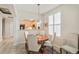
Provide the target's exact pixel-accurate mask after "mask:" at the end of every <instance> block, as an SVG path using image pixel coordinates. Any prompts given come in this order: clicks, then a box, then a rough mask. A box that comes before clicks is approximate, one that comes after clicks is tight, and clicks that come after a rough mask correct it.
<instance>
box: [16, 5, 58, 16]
mask: <svg viewBox="0 0 79 59" xmlns="http://www.w3.org/2000/svg"><path fill="white" fill-rule="evenodd" d="M57 6H59V5H58V4H41V5H40V6H39V8H40V14H43V13H46V12H48V11H50V10H52V9H54V8H56V7H57ZM15 7H16V9H17V10H19V11H25V12H30V13H38V6H37V4H16V5H15Z"/></svg>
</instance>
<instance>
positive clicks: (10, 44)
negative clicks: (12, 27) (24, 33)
mask: <svg viewBox="0 0 79 59" xmlns="http://www.w3.org/2000/svg"><path fill="white" fill-rule="evenodd" d="M14 44H15V42H14V39H4V40H3V41H1V42H0V54H26V53H27V52H26V50H25V44H24V43H22V44H17V45H14Z"/></svg>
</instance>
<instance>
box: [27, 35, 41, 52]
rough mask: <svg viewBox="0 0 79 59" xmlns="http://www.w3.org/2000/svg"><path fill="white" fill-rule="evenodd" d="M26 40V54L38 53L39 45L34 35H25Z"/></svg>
mask: <svg viewBox="0 0 79 59" xmlns="http://www.w3.org/2000/svg"><path fill="white" fill-rule="evenodd" d="M27 39H28V40H27V46H28V48H27V51H28V53H39V50H40V48H41V44H38V42H37V37H36V35H33V34H30V35H27Z"/></svg>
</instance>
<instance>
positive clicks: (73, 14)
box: [43, 5, 79, 35]
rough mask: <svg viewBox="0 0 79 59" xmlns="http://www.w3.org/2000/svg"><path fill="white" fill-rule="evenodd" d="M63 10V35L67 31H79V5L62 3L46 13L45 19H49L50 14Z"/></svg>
mask: <svg viewBox="0 0 79 59" xmlns="http://www.w3.org/2000/svg"><path fill="white" fill-rule="evenodd" d="M56 12H61V15H62V17H61V35H64V34H66V33H79V26H78V21H79V5H61V6H59V7H57V8H55V9H53V10H51V11H49V12H47V13H45V14H43V15H44V17H45V20H47V21H48V15H51V14H54V13H56Z"/></svg>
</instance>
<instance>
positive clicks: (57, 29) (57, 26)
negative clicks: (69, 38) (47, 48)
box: [48, 12, 61, 36]
mask: <svg viewBox="0 0 79 59" xmlns="http://www.w3.org/2000/svg"><path fill="white" fill-rule="evenodd" d="M48 28H49V34H53V33H55V34H56V36H60V35H61V12H57V13H55V14H52V15H50V16H49V23H48Z"/></svg>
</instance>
